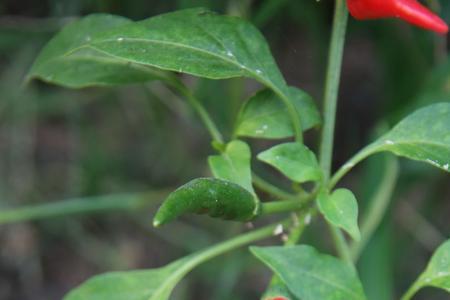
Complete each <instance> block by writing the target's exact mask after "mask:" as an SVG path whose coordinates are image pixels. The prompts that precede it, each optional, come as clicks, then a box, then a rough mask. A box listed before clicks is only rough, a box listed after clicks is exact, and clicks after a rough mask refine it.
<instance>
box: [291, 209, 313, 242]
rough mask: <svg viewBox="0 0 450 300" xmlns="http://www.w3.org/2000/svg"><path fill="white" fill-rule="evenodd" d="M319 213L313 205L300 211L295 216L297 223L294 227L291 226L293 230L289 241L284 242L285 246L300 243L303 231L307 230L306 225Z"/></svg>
mask: <svg viewBox="0 0 450 300" xmlns="http://www.w3.org/2000/svg"><path fill="white" fill-rule="evenodd" d="M316 213H317V208H316V207H312V208H310V209H307V210H305V211H303V212H299V213H298V214H297V215H295V216H294V217H295V218H297V223H296V224H295V223H294V226H293V228H291V232H290V233H289V236H288V239H287V241H286V242H285V243H284V245H285V246H292V245H295V244H297V243H298V241H299V240H300V238H301V236H302V234H303V231H305V228H306V226H308V225H309V222H311V219H312V218H313V216H314V215H315V214H316Z"/></svg>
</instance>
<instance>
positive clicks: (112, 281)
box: [64, 256, 194, 300]
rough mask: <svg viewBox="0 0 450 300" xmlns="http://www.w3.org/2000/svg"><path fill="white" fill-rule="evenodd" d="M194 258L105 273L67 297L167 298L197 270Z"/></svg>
mask: <svg viewBox="0 0 450 300" xmlns="http://www.w3.org/2000/svg"><path fill="white" fill-rule="evenodd" d="M192 261H193V257H189V256H188V257H185V258H183V259H180V260H177V261H175V262H172V263H171V264H169V265H167V266H165V267H162V268H158V269H152V270H139V271H127V272H110V273H105V274H101V275H98V276H95V277H93V278H91V279H89V280H87V281H86V282H85V283H83V284H82V285H80V286H79V287H78V288H76V289H74V290H72V291H71V292H70V293H69V294H67V295H66V296H65V297H64V300H86V299H89V300H105V299H108V300H125V299H126V300H167V299H169V296H170V294H171V292H172V290H173V289H174V287H175V286H176V284H177V283H178V282H179V281H180V280H181V279H182V278H183V277H184V276H185V275H186V274H187V273H188V272H189V271H190V270H192V269H193V267H194V266H190V264H191V262H192Z"/></svg>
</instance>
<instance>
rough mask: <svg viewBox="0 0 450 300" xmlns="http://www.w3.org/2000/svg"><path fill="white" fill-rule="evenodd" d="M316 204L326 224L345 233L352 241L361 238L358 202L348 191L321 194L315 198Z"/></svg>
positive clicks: (339, 190)
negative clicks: (336, 227) (328, 223)
mask: <svg viewBox="0 0 450 300" xmlns="http://www.w3.org/2000/svg"><path fill="white" fill-rule="evenodd" d="M317 204H318V207H319V210H320V212H321V213H322V214H323V215H324V217H325V219H327V221H328V222H330V223H331V224H333V225H335V226H338V227H340V228H342V229H344V230H345V231H347V232H348V233H349V234H350V235H351V237H352V238H353V239H354V240H359V239H360V238H361V234H360V232H359V227H358V202H357V201H356V198H355V195H353V193H352V192H351V191H350V190H347V189H337V190H335V191H334V192H333V193H332V194H331V195H328V194H327V193H325V192H322V193H321V194H320V195H319V197H318V198H317Z"/></svg>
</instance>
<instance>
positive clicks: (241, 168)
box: [208, 140, 255, 194]
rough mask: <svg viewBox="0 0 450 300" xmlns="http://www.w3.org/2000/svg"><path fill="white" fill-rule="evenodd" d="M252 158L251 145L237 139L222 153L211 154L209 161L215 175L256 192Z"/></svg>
mask: <svg viewBox="0 0 450 300" xmlns="http://www.w3.org/2000/svg"><path fill="white" fill-rule="evenodd" d="M250 159H251V151H250V147H249V146H248V145H247V144H246V143H244V142H242V141H238V140H236V141H232V142H230V143H229V144H227V146H226V148H225V151H224V152H223V153H222V154H221V155H213V156H210V157H209V158H208V163H209V167H210V169H211V171H212V173H213V175H214V177H216V178H220V179H223V180H228V181H231V182H234V183H237V184H239V185H241V186H243V187H244V188H246V189H247V190H248V191H250V192H251V193H253V194H255V191H254V190H253V186H252V174H251V168H250Z"/></svg>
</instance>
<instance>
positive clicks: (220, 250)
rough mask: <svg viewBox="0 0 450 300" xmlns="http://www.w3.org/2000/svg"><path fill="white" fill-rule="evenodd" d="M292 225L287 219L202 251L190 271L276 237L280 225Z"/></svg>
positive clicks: (192, 262) (192, 263)
mask: <svg viewBox="0 0 450 300" xmlns="http://www.w3.org/2000/svg"><path fill="white" fill-rule="evenodd" d="M290 223H291V221H290V220H289V219H287V220H285V221H283V222H281V223H277V224H273V225H269V226H266V227H263V228H261V229H257V230H254V231H252V232H249V233H246V234H243V235H240V236H237V237H235V238H232V239H230V240H228V241H225V242H223V243H220V244H218V245H215V246H212V247H210V248H207V249H205V250H203V251H201V252H200V253H199V254H197V255H195V257H194V258H193V259H192V260H191V263H190V264H191V268H190V269H192V266H197V265H199V264H201V263H203V262H205V261H207V260H209V259H211V258H214V257H216V256H218V255H221V254H224V253H226V252H228V251H231V250H233V249H236V248H239V247H241V246H244V245H247V244H250V243H253V242H255V241H258V240H261V239H264V238H267V237H270V236H274V235H276V234H275V233H274V232H275V229H276V228H277V227H278V226H279V225H283V226H288V225H289V224H290Z"/></svg>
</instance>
